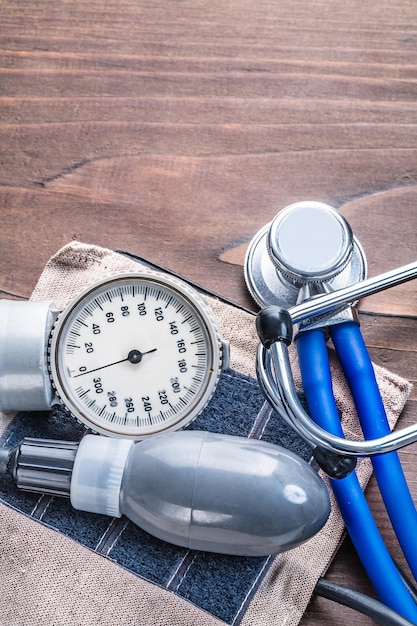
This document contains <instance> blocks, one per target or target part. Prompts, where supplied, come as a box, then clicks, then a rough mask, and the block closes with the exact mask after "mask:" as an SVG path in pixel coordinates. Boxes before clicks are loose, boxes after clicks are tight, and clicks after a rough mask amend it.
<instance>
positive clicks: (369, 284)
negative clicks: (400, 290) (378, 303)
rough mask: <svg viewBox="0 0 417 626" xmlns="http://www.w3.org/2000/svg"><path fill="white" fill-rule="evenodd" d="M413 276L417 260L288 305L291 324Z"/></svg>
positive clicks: (414, 276) (321, 313) (416, 274)
mask: <svg viewBox="0 0 417 626" xmlns="http://www.w3.org/2000/svg"><path fill="white" fill-rule="evenodd" d="M415 278H417V261H414V262H413V263H409V264H408V265H402V266H401V267H398V268H396V269H393V270H390V271H388V272H385V273H383V274H378V275H377V276H374V277H372V278H367V279H365V280H362V281H360V282H358V283H356V284H353V285H348V286H347V287H343V288H341V289H338V290H337V291H332V292H330V293H325V294H322V295H319V296H316V297H314V298H312V299H311V300H306V301H304V302H301V303H300V304H296V305H295V306H292V307H290V308H289V309H288V312H289V314H290V316H291V319H292V322H293V324H298V323H300V322H305V321H306V320H309V319H311V318H313V317H319V316H321V315H325V314H327V313H332V312H334V311H335V310H337V309H338V308H339V307H340V306H341V305H347V304H349V303H352V302H355V301H356V300H359V299H360V298H364V297H365V296H370V295H373V294H375V293H378V292H380V291H384V290H385V289H390V288H391V287H395V286H396V285H401V284H402V283H405V282H408V281H409V280H413V279H415Z"/></svg>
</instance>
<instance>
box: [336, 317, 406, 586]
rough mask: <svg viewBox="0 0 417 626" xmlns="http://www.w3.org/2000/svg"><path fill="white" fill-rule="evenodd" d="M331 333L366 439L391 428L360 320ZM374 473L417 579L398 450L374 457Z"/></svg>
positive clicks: (337, 327)
mask: <svg viewBox="0 0 417 626" xmlns="http://www.w3.org/2000/svg"><path fill="white" fill-rule="evenodd" d="M330 335H331V338H332V341H333V344H334V346H335V349H336V352H337V355H338V358H339V361H340V363H341V365H342V368H343V371H344V372H345V375H346V378H347V380H348V383H349V387H350V389H351V392H352V396H353V398H354V401H355V406H356V410H357V413H358V417H359V421H360V424H361V427H362V431H363V434H364V436H365V438H366V439H373V438H377V437H382V436H384V435H386V434H389V433H390V432H391V429H390V426H389V423H388V419H387V414H386V412H385V407H384V404H383V401H382V398H381V394H380V392H379V389H378V384H377V381H376V378H375V372H374V369H373V366H372V362H371V359H370V356H369V353H368V350H367V348H366V346H365V342H364V340H363V337H362V333H361V331H360V328H359V326H358V324H356V323H355V322H346V323H344V324H340V325H339V324H336V325H335V326H333V327H331V328H330ZM371 461H372V465H373V469H374V472H375V477H376V480H377V482H378V487H379V490H380V492H381V495H382V498H383V501H384V503H385V507H386V509H387V512H388V515H389V518H390V520H391V524H392V526H393V528H394V530H395V534H396V535H397V538H398V542H399V544H400V546H401V548H402V550H403V553H404V556H405V558H406V560H407V563H408V565H409V567H410V570H411V571H412V573H413V576H414V578H415V579H417V544H416V541H415V535H414V533H413V530H414V531H415V530H417V511H416V507H415V505H414V502H413V499H412V497H411V494H410V491H409V489H408V485H407V481H406V479H405V476H404V472H403V469H402V466H401V463H400V459H399V456H398V453H397V452H390V453H389V454H384V455H380V456H374V457H372V458H371Z"/></svg>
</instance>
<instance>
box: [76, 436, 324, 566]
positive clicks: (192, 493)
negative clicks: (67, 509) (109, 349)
mask: <svg viewBox="0 0 417 626" xmlns="http://www.w3.org/2000/svg"><path fill="white" fill-rule="evenodd" d="M70 497H71V502H72V504H73V506H74V507H75V508H79V509H82V510H88V511H93V512H96V513H107V514H109V515H115V516H121V515H122V514H124V515H126V516H127V517H128V518H129V519H130V520H131V521H132V522H134V523H135V524H137V526H139V527H140V528H142V529H143V530H145V531H147V532H149V533H150V534H151V535H154V536H155V537H158V538H159V539H163V540H164V541H168V542H170V543H173V544H176V545H178V546H183V547H186V548H191V549H195V550H204V551H210V552H218V553H223V554H231V555H247V556H262V555H268V554H276V553H279V552H283V551H285V550H289V549H291V548H294V547H296V546H298V545H299V544H301V543H303V542H304V541H306V540H307V539H309V538H310V537H312V536H313V535H314V534H315V533H317V532H318V531H319V530H320V529H321V528H322V526H323V525H324V523H325V522H326V520H327V518H328V516H329V513H330V499H329V495H328V492H327V489H326V486H325V484H324V482H323V481H322V479H321V478H320V477H319V476H318V474H317V473H316V472H315V471H314V470H313V469H312V468H311V467H310V465H308V463H306V462H305V461H303V460H302V459H301V458H300V457H298V456H296V455H295V454H293V453H291V452H289V451H288V450H285V449H284V448H281V447H278V446H275V445H272V444H268V443H265V442H261V441H257V440H254V439H246V438H243V437H235V436H229V435H221V434H213V433H207V432H201V431H178V432H174V433H168V434H164V435H158V436H155V437H151V438H149V439H148V440H145V441H142V442H139V443H136V444H133V443H132V442H130V441H127V440H117V439H111V438H107V437H98V436H96V435H87V436H86V437H84V439H83V440H82V441H81V443H80V447H79V450H78V452H77V455H76V459H75V463H74V469H73V473H72V480H71V496H70Z"/></svg>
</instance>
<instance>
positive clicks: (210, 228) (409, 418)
mask: <svg viewBox="0 0 417 626" xmlns="http://www.w3.org/2000/svg"><path fill="white" fill-rule="evenodd" d="M416 20H417V3H416V2H415V1H414V0H386V1H384V2H382V1H380V2H378V1H377V2H370V1H368V0H365V1H363V0H350V1H349V2H334V1H333V2H321V1H320V0H280V1H278V0H258V1H257V2H253V0H239V1H237V0H228V1H224V0H214V1H210V2H209V1H208V0H195V1H191V0H178V1H175V2H174V1H171V2H169V1H168V0H165V1H163V0H154V1H153V2H146V1H145V0H117V1H116V0H106V1H104V0H96V1H94V2H91V1H89V2H86V1H85V0H78V1H75V0H68V1H66V2H56V3H51V2H46V0H30V1H28V0H2V2H1V3H0V25H1V26H0V36H1V70H0V72H1V73H0V111H1V116H0V117H1V126H0V133H1V135H0V137H1V139H0V142H1V144H0V145H1V158H0V163H1V167H0V177H1V186H0V207H1V209H0V210H1V225H2V228H1V230H0V242H1V244H0V250H1V256H0V291H1V296H2V297H12V298H18V299H20V298H27V297H28V296H29V295H30V293H31V291H32V289H33V287H34V285H35V283H36V281H37V278H38V276H39V274H40V272H41V270H42V268H43V266H44V264H45V262H46V261H47V260H48V258H49V257H50V255H52V254H53V253H54V252H55V251H56V250H58V249H59V248H60V247H61V246H62V245H64V244H66V243H67V242H68V241H70V240H72V239H77V240H81V241H84V242H88V243H94V244H98V245H102V246H106V247H109V248H112V249H117V248H122V249H125V250H129V251H131V252H133V253H137V254H139V255H142V256H145V257H147V258H148V259H150V260H152V261H154V262H155V263H159V264H162V265H163V266H166V267H169V268H170V269H172V270H175V271H176V272H179V273H180V274H183V275H184V276H186V277H187V278H189V279H191V280H193V281H196V282H197V283H200V284H201V285H203V286H204V287H207V288H209V289H211V290H213V291H216V292H218V293H219V294H220V295H223V296H226V297H228V298H230V299H232V300H233V301H234V302H236V303H239V304H243V305H245V306H248V307H250V308H252V309H254V308H255V305H254V304H253V302H252V301H251V299H250V297H249V296H248V294H247V292H246V289H245V284H244V280H243V271H242V263H243V257H244V252H245V249H246V246H247V244H248V242H249V240H250V239H251V237H252V236H253V234H254V233H255V232H256V231H257V230H258V229H259V228H260V227H261V226H262V225H263V224H265V223H266V222H268V221H269V220H270V219H271V218H272V217H273V216H274V215H275V213H276V212H277V211H278V210H280V209H281V208H283V207H284V206H285V205H287V204H289V203H291V202H294V201H297V200H304V199H314V200H320V201H324V202H328V203H329V204H332V205H333V206H335V207H337V208H339V209H340V211H341V212H342V213H343V214H344V215H345V216H346V217H347V218H348V219H349V220H350V222H351V224H352V226H353V228H354V230H355V233H356V235H357V237H358V238H359V239H360V241H361V243H362V244H363V246H364V248H365V250H366V252H367V256H368V261H369V275H374V274H376V273H378V272H381V271H385V270H388V269H390V268H392V267H394V266H397V265H401V264H405V263H408V262H410V261H413V260H414V259H415V257H416V250H417V247H416V243H417V238H416V231H417V209H416V205H417V191H416V182H417V151H416V147H417V133H416V123H417V107H416V102H415V99H416V95H417V63H416V62H417V29H416V23H417V22H416ZM360 309H361V311H362V314H361V322H362V329H363V332H364V335H365V339H366V341H367V343H368V345H369V347H370V350H371V353H372V357H373V359H374V360H375V361H376V362H377V363H379V364H382V365H384V366H386V367H388V368H389V369H391V370H393V371H395V372H397V373H398V374H400V375H403V376H405V377H407V378H408V379H410V380H411V381H413V380H415V379H416V377H417V365H416V355H415V353H416V350H417V322H416V313H417V291H416V288H415V285H414V284H412V283H410V284H407V285H404V286H401V287H397V288H395V289H393V290H392V291H390V292H387V293H383V294H380V295H377V296H374V297H372V298H368V299H366V300H364V301H363V302H362V303H361V305H360ZM416 405H417V394H416V392H415V391H414V392H413V393H412V396H411V399H410V401H409V403H408V405H407V408H406V410H405V412H404V414H403V415H402V417H401V422H400V423H401V425H406V424H411V423H413V420H414V419H415V418H414V417H413V416H414V415H415V414H416V413H417V411H416V408H417V407H416ZM415 452H416V448H415V446H411V447H410V448H408V449H406V450H404V451H402V452H401V458H402V459H403V461H404V467H405V470H406V473H407V475H408V477H409V479H410V484H411V488H412V490H413V492H414V494H415V495H416V497H417V484H416V480H417V469H416V463H415V460H414V454H415ZM367 494H368V497H369V500H370V502H371V506H372V509H373V511H374V512H375V515H376V518H377V519H378V520H379V522H380V527H381V529H382V533H383V535H384V537H385V538H386V541H387V544H388V545H389V547H390V549H391V550H392V551H393V553H394V555H395V556H396V557H397V558H398V559H399V560H400V562H403V559H402V557H401V555H400V551H399V549H398V547H397V545H396V543H395V539H394V538H393V536H392V532H391V531H390V528H389V524H388V522H387V518H386V515H385V513H384V510H383V506H382V505H381V502H380V497H379V494H378V491H377V488H376V486H375V483H374V481H373V480H372V481H371V484H370V486H369V488H368V490H367ZM327 576H328V578H329V579H331V580H334V581H338V582H341V583H344V584H349V585H351V586H353V587H355V588H357V589H359V590H363V591H367V592H371V590H370V588H369V585H368V583H367V581H366V578H365V576H364V574H363V572H362V569H361V566H360V565H359V563H358V559H357V557H356V556H355V554H354V552H353V549H352V546H351V544H350V542H349V541H348V540H345V542H344V543H343V545H342V546H341V548H340V550H339V553H338V555H337V556H336V558H335V560H334V563H333V564H332V566H331V568H330V570H329V572H328V574H327ZM347 621H349V623H351V624H361V625H363V624H368V623H369V624H371V623H372V622H371V620H367V619H365V618H363V617H361V616H359V615H358V614H355V613H353V612H352V611H349V610H348V609H342V608H340V607H338V606H337V605H333V604H332V603H330V602H329V601H326V600H319V599H314V600H313V602H312V603H311V606H310V608H309V610H308V613H307V614H306V616H305V618H304V619H303V624H304V625H307V624H308V625H309V626H313V625H316V624H317V625H318V624H322V623H326V624H332V625H333V626H337V625H338V624H343V625H344V624H346V622H347Z"/></svg>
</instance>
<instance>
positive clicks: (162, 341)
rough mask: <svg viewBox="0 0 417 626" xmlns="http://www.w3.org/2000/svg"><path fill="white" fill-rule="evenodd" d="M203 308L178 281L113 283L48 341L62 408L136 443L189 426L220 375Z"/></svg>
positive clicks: (77, 308) (123, 279)
mask: <svg viewBox="0 0 417 626" xmlns="http://www.w3.org/2000/svg"><path fill="white" fill-rule="evenodd" d="M220 358H221V357H220V351H219V345H218V339H217V335H216V332H215V330H214V328H213V326H212V323H211V320H210V318H209V317H208V316H207V313H206V311H205V305H204V304H203V302H202V301H201V300H199V299H198V298H197V299H196V296H194V297H193V296H190V293H189V290H188V288H187V289H185V288H182V287H179V286H178V284H177V283H176V281H175V280H173V279H169V280H168V279H166V278H165V276H164V277H163V278H159V279H158V278H156V277H155V276H153V275H140V276H139V275H129V276H126V275H124V276H118V277H115V278H112V279H108V280H106V281H101V282H100V283H97V284H96V285H95V286H94V287H92V288H91V289H90V290H87V291H86V292H84V293H83V294H82V295H81V297H80V298H79V299H78V301H75V303H73V304H72V305H69V307H68V308H67V309H66V310H65V311H64V312H63V313H62V315H61V317H60V318H59V320H58V323H57V326H56V329H55V332H54V334H53V336H52V341H51V355H50V368H51V377H52V379H53V382H54V384H55V387H56V389H57V392H58V394H59V396H60V399H61V401H62V402H63V403H64V404H65V405H66V406H67V408H68V409H69V410H70V411H71V412H72V413H73V414H74V415H75V416H76V417H77V418H78V419H80V420H81V421H82V422H84V423H85V424H86V425H88V426H89V427H90V428H92V429H93V430H94V431H96V432H99V433H103V434H108V435H111V436H126V437H130V438H135V439H141V438H143V437H146V436H149V435H153V434H156V433H158V432H164V431H166V430H170V429H176V428H180V427H182V426H184V425H185V424H187V423H188V422H189V421H191V420H192V419H193V418H194V417H195V416H196V415H197V414H198V413H199V412H200V411H201V410H202V408H204V406H205V404H206V403H207V401H208V400H209V398H210V397H211V394H212V392H213V390H214V387H215V386H216V383H217V378H218V375H219V368H220Z"/></svg>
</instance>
